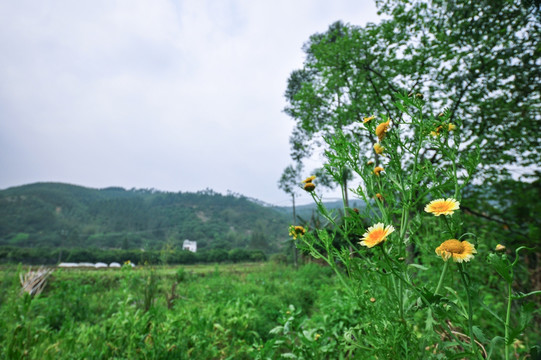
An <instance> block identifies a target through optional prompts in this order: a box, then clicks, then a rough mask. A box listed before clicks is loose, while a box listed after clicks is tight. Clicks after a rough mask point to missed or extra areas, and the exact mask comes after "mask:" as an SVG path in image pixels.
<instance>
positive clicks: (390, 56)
mask: <svg viewBox="0 0 541 360" xmlns="http://www.w3.org/2000/svg"><path fill="white" fill-rule="evenodd" d="M377 5H378V8H379V12H380V13H382V14H385V15H386V18H385V20H382V21H381V22H380V23H379V24H371V23H369V24H367V25H366V26H364V27H360V26H355V25H350V24H344V23H341V22H336V23H334V24H331V25H330V26H329V28H328V30H327V31H326V32H324V33H316V34H314V35H312V36H311V37H310V39H309V40H308V42H307V43H306V44H305V45H304V47H303V50H304V52H305V54H306V59H305V62H304V65H303V68H302V69H300V70H295V71H293V72H292V73H291V76H290V78H289V81H288V86H287V89H286V92H285V97H286V100H287V102H288V105H287V106H286V108H285V111H286V113H288V114H289V115H290V116H291V117H292V118H294V119H295V121H296V126H295V128H294V130H293V133H292V134H291V138H290V142H291V145H292V146H291V152H292V154H291V155H292V158H293V160H295V161H296V162H298V161H300V160H302V159H303V158H305V157H307V156H309V155H310V153H311V151H312V150H313V149H314V148H317V147H318V145H319V144H321V143H322V142H321V141H320V140H321V138H323V137H327V136H330V135H333V134H335V133H336V132H337V131H342V132H344V134H345V135H347V136H348V139H349V140H351V141H355V142H360V143H361V144H362V148H363V149H366V150H365V151H369V149H371V148H370V147H369V146H368V145H371V144H370V138H369V137H366V136H365V134H363V133H362V132H359V131H357V130H356V128H355V126H352V125H354V124H355V123H357V122H359V121H362V120H363V117H368V116H370V115H380V114H386V115H387V116H389V117H391V118H392V119H398V118H400V117H401V115H402V114H401V109H400V108H397V107H395V106H394V105H393V103H394V102H396V101H397V100H398V98H397V97H396V94H400V93H406V94H410V93H411V94H416V93H421V94H423V96H424V101H425V108H426V109H427V110H428V111H429V112H431V113H436V114H437V113H440V112H442V111H443V109H445V108H447V109H448V120H449V121H450V122H452V123H456V122H457V121H458V119H462V120H463V123H462V124H461V125H462V126H461V128H460V129H461V131H462V132H463V134H464V138H465V139H468V141H467V146H469V147H479V148H480V150H481V152H480V156H481V160H482V164H483V165H482V167H481V168H480V169H478V170H479V171H480V172H482V173H483V176H484V177H485V178H487V179H491V180H493V181H494V180H498V179H499V177H496V176H495V175H508V174H509V169H510V168H512V166H509V165H511V164H512V165H516V166H521V167H524V166H528V165H534V166H537V165H538V164H539V163H540V162H541V158H540V157H541V153H540V152H539V139H538V137H537V136H535V135H534V134H535V133H536V131H537V130H536V129H537V128H538V127H539V121H540V119H541V114H540V108H539V106H538V105H539V100H540V98H541V94H540V92H539V86H538V83H539V82H540V81H541V78H540V77H541V72H540V71H539V66H538V65H539V64H538V59H539V38H540V37H539V32H540V28H541V26H540V18H541V17H540V12H539V6H537V5H535V4H534V2H516V1H515V2H513V1H511V2H509V1H504V0H498V1H489V2H460V1H450V2H448V1H444V2H442V1H431V2H429V1H400V0H380V1H377ZM427 158H428V157H427Z"/></svg>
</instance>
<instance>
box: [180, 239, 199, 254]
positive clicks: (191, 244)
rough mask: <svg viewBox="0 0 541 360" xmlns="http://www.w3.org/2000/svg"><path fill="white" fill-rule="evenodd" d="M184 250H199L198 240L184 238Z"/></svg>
mask: <svg viewBox="0 0 541 360" xmlns="http://www.w3.org/2000/svg"><path fill="white" fill-rule="evenodd" d="M182 250H188V251H191V252H197V241H190V240H184V243H183V244H182Z"/></svg>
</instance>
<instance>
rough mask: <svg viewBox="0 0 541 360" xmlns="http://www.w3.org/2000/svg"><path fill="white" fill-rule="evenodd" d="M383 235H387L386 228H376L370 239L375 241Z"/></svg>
mask: <svg viewBox="0 0 541 360" xmlns="http://www.w3.org/2000/svg"><path fill="white" fill-rule="evenodd" d="M383 236H385V230H384V229H376V230H374V231H372V233H371V234H370V239H371V240H374V241H375V240H379V239H381V238H382V237H383Z"/></svg>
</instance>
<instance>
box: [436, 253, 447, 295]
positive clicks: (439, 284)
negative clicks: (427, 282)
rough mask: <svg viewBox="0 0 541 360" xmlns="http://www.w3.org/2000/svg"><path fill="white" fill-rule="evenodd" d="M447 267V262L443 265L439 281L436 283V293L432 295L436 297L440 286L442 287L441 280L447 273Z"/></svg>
mask: <svg viewBox="0 0 541 360" xmlns="http://www.w3.org/2000/svg"><path fill="white" fill-rule="evenodd" d="M448 267H449V261H446V262H445V264H444V265H443V269H442V271H441V276H440V281H439V282H438V286H437V287H436V291H434V295H437V294H438V292H439V291H440V289H441V286H442V285H443V278H444V277H445V273H446V272H447V268H448Z"/></svg>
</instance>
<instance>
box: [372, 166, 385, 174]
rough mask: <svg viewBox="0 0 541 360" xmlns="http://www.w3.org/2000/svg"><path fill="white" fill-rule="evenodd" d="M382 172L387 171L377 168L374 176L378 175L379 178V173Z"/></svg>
mask: <svg viewBox="0 0 541 360" xmlns="http://www.w3.org/2000/svg"><path fill="white" fill-rule="evenodd" d="M382 171H385V170H384V169H383V168H382V167H381V166H376V167H375V168H374V174H376V175H377V176H379V173H380V172H382Z"/></svg>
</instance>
